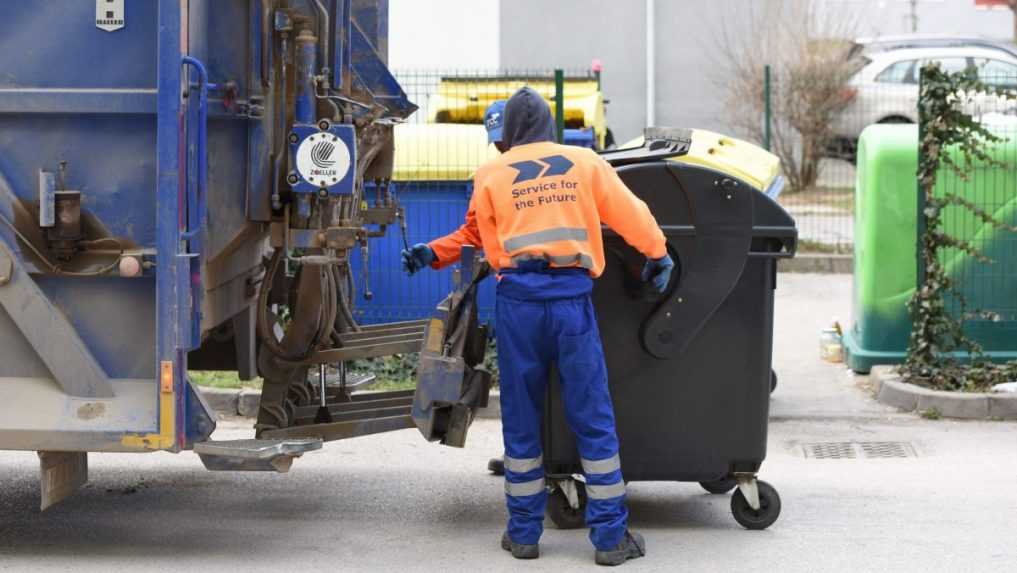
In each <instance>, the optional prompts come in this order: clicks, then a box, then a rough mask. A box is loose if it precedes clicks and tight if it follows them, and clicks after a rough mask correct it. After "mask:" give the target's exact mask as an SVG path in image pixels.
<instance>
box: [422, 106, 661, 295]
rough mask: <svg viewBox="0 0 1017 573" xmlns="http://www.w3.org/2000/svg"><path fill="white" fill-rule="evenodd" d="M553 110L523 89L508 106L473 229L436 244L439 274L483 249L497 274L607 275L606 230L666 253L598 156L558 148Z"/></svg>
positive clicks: (479, 183) (646, 250) (653, 253)
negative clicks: (527, 269) (550, 270)
mask: <svg viewBox="0 0 1017 573" xmlns="http://www.w3.org/2000/svg"><path fill="white" fill-rule="evenodd" d="M554 139H555V126H554V121H553V120H552V118H551V109H550V107H549V106H548V105H547V102H546V101H544V99H543V98H542V97H541V96H540V94H538V93H537V92H536V91H534V90H533V89H530V88H522V89H520V90H519V91H517V92H516V93H515V94H514V95H513V96H512V97H511V98H509V100H508V103H507V104H506V105H505V127H504V131H503V135H502V141H504V142H505V144H506V146H508V151H506V152H505V153H504V154H502V155H501V156H499V157H497V158H495V159H492V160H490V161H488V162H487V163H485V164H484V165H482V166H481V167H480V168H479V169H478V170H477V173H476V175H475V176H474V178H473V197H472V198H471V199H470V208H469V210H468V212H467V213H466V223H465V224H464V225H463V226H462V227H460V228H459V230H457V231H455V232H454V233H452V234H450V235H448V236H446V237H442V238H440V239H437V240H435V241H432V242H431V243H430V245H429V246H430V247H431V249H432V250H433V251H434V253H435V262H434V263H433V265H432V266H434V268H442V267H444V266H447V265H449V264H451V263H453V262H455V261H457V260H458V259H459V249H460V247H461V246H462V245H464V244H471V245H479V246H481V247H482V248H483V250H484V253H485V255H486V257H487V260H488V262H490V263H491V266H492V267H494V269H495V270H497V271H500V270H502V269H511V268H519V267H524V266H529V265H530V263H529V262H530V261H543V262H546V263H547V265H548V266H550V267H554V268H574V267H579V268H583V269H586V270H587V271H588V272H589V274H590V275H591V276H592V277H598V276H600V274H601V273H602V272H603V271H604V245H603V238H602V236H601V224H602V223H603V224H606V225H607V226H608V227H610V228H611V229H612V230H614V231H615V232H617V233H618V234H619V235H621V237H622V238H623V239H624V240H625V242H627V243H628V244H629V245H631V246H632V247H634V248H635V249H636V250H638V251H639V252H641V253H642V254H643V255H645V256H646V257H649V258H654V259H658V258H661V257H663V256H664V255H666V254H667V247H666V243H665V240H664V234H663V233H662V232H661V230H660V227H659V226H658V225H657V221H656V220H655V219H654V217H653V215H652V214H651V213H650V210H649V208H648V207H647V206H646V203H644V202H643V201H642V200H641V199H639V198H638V197H636V196H635V195H634V194H633V193H632V191H630V190H629V188H628V187H626V186H625V184H624V183H623V182H622V181H621V179H620V178H619V177H618V174H617V173H615V170H614V168H613V167H611V166H610V165H609V164H608V163H607V162H606V161H604V159H602V158H601V157H600V156H599V155H597V154H596V153H595V152H593V150H590V149H585V148H581V147H573V146H566V145H559V144H557V143H554Z"/></svg>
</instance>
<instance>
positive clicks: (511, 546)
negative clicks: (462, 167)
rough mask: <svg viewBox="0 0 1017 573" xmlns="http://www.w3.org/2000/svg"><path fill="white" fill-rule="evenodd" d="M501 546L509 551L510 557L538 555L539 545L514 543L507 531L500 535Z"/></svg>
mask: <svg viewBox="0 0 1017 573" xmlns="http://www.w3.org/2000/svg"><path fill="white" fill-rule="evenodd" d="M501 548H502V549H504V550H505V551H511V552H512V557H515V558H516V559H536V558H537V557H540V545H537V544H536V543H534V544H533V545H526V544H524V543H516V542H515V541H512V539H511V538H510V537H509V534H508V531H506V532H505V533H503V534H502V536H501Z"/></svg>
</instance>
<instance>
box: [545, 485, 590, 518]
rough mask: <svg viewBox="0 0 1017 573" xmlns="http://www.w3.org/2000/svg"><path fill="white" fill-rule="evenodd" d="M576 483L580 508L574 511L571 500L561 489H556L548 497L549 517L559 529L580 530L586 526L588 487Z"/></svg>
mask: <svg viewBox="0 0 1017 573" xmlns="http://www.w3.org/2000/svg"><path fill="white" fill-rule="evenodd" d="M575 483H576V493H577V494H578V495H579V507H578V508H575V509H573V508H572V506H571V505H569V500H568V498H567V497H566V496H565V492H563V491H562V490H561V489H559V488H555V489H554V491H552V492H551V495H549V496H548V497H547V516H548V517H550V518H551V522H552V523H554V525H555V526H556V527H557V528H558V529H580V528H582V527H585V526H586V485H584V484H583V483H581V482H575Z"/></svg>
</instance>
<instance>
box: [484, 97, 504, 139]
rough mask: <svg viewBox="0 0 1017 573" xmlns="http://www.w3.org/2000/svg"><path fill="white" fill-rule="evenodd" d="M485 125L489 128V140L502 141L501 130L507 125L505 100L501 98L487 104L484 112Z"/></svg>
mask: <svg viewBox="0 0 1017 573" xmlns="http://www.w3.org/2000/svg"><path fill="white" fill-rule="evenodd" d="M484 127H485V128H487V142H488V143H498V142H499V141H501V130H502V128H503V127H505V100H503V99H500V100H498V101H496V102H494V103H492V104H491V105H489V106H487V110H486V111H485V112H484Z"/></svg>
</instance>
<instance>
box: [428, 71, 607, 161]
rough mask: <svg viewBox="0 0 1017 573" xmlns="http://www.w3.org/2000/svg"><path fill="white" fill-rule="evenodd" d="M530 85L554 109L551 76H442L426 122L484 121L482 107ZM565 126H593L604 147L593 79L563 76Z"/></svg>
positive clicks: (600, 101) (601, 103)
mask: <svg viewBox="0 0 1017 573" xmlns="http://www.w3.org/2000/svg"><path fill="white" fill-rule="evenodd" d="M524 86H529V87H531V88H533V89H534V90H536V91H537V93H539V94H540V95H542V96H543V97H544V99H546V100H547V101H548V103H550V104H551V111H552V112H554V109H555V105H554V79H553V78H532V77H525V76H501V77H498V76H493V77H476V78H471V77H465V78H453V77H448V78H442V79H441V82H440V83H439V84H438V90H437V92H436V93H435V94H433V95H432V96H431V97H430V100H429V101H428V104H427V106H428V109H429V110H430V113H429V116H428V121H430V122H433V123H476V124H482V123H484V110H486V109H487V106H489V105H491V104H492V103H494V102H495V101H497V100H500V99H508V98H509V97H511V96H512V94H513V93H515V92H516V90H518V89H519V88H521V87H524ZM564 96H565V127H567V128H570V129H573V128H575V129H579V128H584V127H592V128H593V131H594V134H595V135H596V138H597V143H598V144H599V145H600V147H601V148H603V147H604V138H605V136H606V134H607V126H606V124H605V119H604V94H603V93H601V91H600V88H599V87H598V86H597V80H596V79H593V78H565V94H564Z"/></svg>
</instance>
